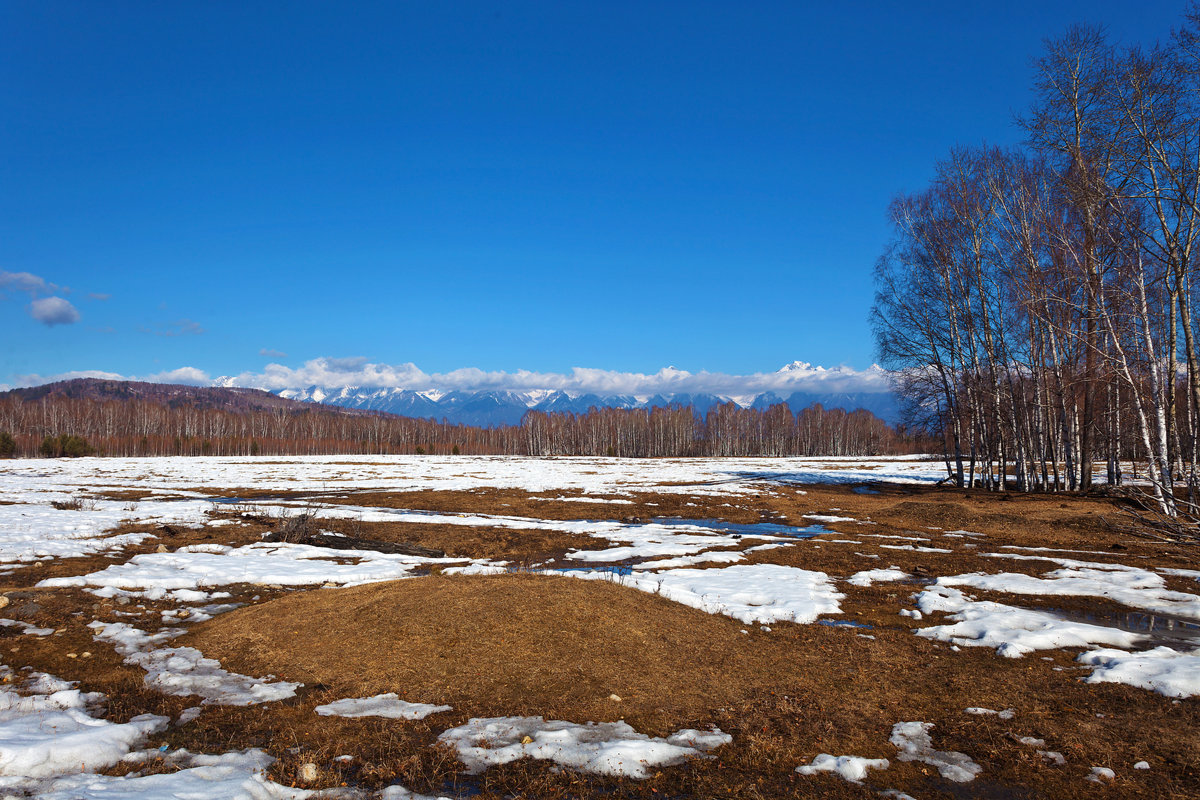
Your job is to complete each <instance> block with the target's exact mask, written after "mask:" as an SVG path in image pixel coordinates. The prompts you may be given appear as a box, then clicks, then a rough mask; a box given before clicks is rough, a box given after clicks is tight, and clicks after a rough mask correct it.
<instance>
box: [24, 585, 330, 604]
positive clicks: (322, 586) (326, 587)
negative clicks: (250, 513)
mask: <svg viewBox="0 0 1200 800" xmlns="http://www.w3.org/2000/svg"><path fill="white" fill-rule="evenodd" d="M340 586H341V584H338V583H333V582H332V581H331V582H328V583H323V584H321V588H322V589H337V588H339V587H340ZM0 607H2V606H0Z"/></svg>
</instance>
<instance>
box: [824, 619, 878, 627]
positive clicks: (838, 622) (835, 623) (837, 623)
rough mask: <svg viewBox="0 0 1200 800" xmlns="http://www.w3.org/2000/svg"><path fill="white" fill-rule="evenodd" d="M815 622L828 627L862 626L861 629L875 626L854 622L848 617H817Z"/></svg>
mask: <svg viewBox="0 0 1200 800" xmlns="http://www.w3.org/2000/svg"><path fill="white" fill-rule="evenodd" d="M817 624H818V625H824V626H826V627H828V628H862V629H863V630H871V629H872V628H874V627H875V626H874V625H868V624H867V623H865V622H854V621H853V620H848V619H819V620H817Z"/></svg>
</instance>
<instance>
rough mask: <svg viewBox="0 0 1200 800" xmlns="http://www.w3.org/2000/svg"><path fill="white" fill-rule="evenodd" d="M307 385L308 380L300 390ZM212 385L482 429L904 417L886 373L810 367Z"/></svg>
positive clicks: (315, 371)
mask: <svg viewBox="0 0 1200 800" xmlns="http://www.w3.org/2000/svg"><path fill="white" fill-rule="evenodd" d="M304 378H308V379H309V380H307V381H305V382H304V383H301V382H300V381H301V380H303V379H304ZM355 379H358V380H355ZM368 382H369V383H368ZM211 383H212V385H216V386H254V387H258V388H263V389H267V390H269V391H271V392H273V393H275V394H277V395H279V396H281V397H285V398H288V399H291V400H299V401H303V402H310V403H321V404H324V405H333V406H340V407H343V408H356V409H365V410H371V411H386V412H389V413H392V414H400V415H402V416H406V417H418V418H424V419H434V420H446V421H448V422H451V423H462V424H466V425H478V426H483V427H492V426H497V425H514V424H517V423H519V422H520V421H521V418H522V417H523V416H524V415H525V414H526V413H527V412H528V411H530V410H536V411H547V412H555V411H560V412H561V411H569V412H574V413H577V414H582V413H585V412H586V411H587V410H588V409H589V408H593V407H596V408H605V407H609V408H653V407H655V406H676V405H677V406H692V407H693V408H695V409H696V411H697V412H698V413H700V414H703V413H706V412H707V411H708V410H709V409H710V408H712V407H713V406H715V405H719V404H722V403H729V402H733V403H736V404H737V405H739V406H741V407H743V408H760V409H765V408H768V407H770V406H772V405H775V404H776V403H783V402H786V403H787V404H788V405H789V406H790V407H791V409H792V410H793V411H799V410H801V409H803V408H807V407H808V406H810V405H812V404H813V403H820V404H821V405H823V406H825V407H826V408H844V409H846V410H848V411H853V410H854V409H856V408H865V409H866V410H868V411H870V412H872V413H873V414H875V415H876V416H878V417H880V418H882V419H884V420H886V421H888V422H890V423H895V422H896V420H897V418H898V416H899V414H898V407H897V403H896V399H895V397H894V396H893V395H892V393H891V392H890V391H889V390H888V386H887V381H886V379H885V373H884V372H883V371H882V370H880V369H879V368H878V367H871V368H870V369H868V370H864V371H855V370H853V369H850V368H848V367H836V368H830V369H826V368H824V367H819V366H813V365H812V364H809V363H807V362H804V361H794V362H792V363H790V364H788V365H786V366H784V367H782V368H781V369H779V370H777V371H776V372H768V373H757V374H755V375H749V376H730V375H721V374H717V373H689V372H686V371H683V370H678V369H675V368H674V367H667V368H665V369H663V370H661V371H660V372H658V373H655V374H652V375H641V374H632V373H616V372H605V371H601V370H585V369H577V370H574V371H573V372H572V373H569V374H565V375H564V374H556V373H529V372H520V373H484V372H482V371H480V370H459V371H456V372H452V373H446V374H442V375H428V374H426V373H424V372H423V371H421V370H419V369H418V368H417V367H416V366H415V365H412V364H406V365H399V366H390V365H379V364H369V363H365V360H334V359H315V360H313V361H310V362H307V363H306V364H305V365H304V366H303V367H302V368H300V369H289V368H286V367H282V366H278V365H272V367H271V368H269V369H268V371H267V372H266V373H263V374H243V375H239V376H236V377H223V378H217V379H215V380H213V381H212V382H211ZM381 384H383V385H381ZM539 384H541V386H539ZM541 387H546V388H541Z"/></svg>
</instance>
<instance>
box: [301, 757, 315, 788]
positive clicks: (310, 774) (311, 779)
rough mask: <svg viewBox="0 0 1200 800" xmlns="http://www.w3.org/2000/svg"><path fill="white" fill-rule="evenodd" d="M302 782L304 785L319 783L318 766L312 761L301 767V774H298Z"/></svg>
mask: <svg viewBox="0 0 1200 800" xmlns="http://www.w3.org/2000/svg"><path fill="white" fill-rule="evenodd" d="M297 774H298V776H299V778H300V780H301V781H303V782H304V783H316V781H317V775H318V773H317V765H316V764H314V763H312V762H311V761H310V762H308V763H307V764H301V765H300V772H299V773H297Z"/></svg>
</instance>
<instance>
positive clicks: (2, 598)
mask: <svg viewBox="0 0 1200 800" xmlns="http://www.w3.org/2000/svg"><path fill="white" fill-rule="evenodd" d="M11 602H12V600H9V599H8V595H6V594H0V608H7V607H8V604H9V603H11Z"/></svg>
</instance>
